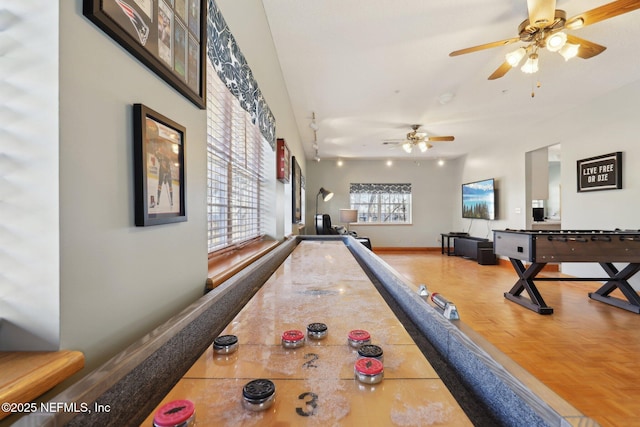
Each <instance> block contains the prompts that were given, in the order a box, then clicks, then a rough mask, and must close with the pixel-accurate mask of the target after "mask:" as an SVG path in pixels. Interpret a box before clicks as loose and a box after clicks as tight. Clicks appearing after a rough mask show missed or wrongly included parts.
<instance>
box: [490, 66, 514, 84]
mask: <svg viewBox="0 0 640 427" xmlns="http://www.w3.org/2000/svg"><path fill="white" fill-rule="evenodd" d="M511 68H513V67H511V64H509V62H508V61H504V62H503V63H502V65H500V66H499V67H498V68H497V69H496V70H495V71H494V72H493V74H491V75H490V76H489V79H488V80H495V79H499V78H500V77H502V76H504V75H505V74H507V73H508V72H509V70H510V69H511Z"/></svg>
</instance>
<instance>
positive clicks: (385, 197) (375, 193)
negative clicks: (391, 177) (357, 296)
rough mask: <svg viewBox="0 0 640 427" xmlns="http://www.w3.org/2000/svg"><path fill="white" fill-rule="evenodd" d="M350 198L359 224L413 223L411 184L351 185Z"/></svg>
mask: <svg viewBox="0 0 640 427" xmlns="http://www.w3.org/2000/svg"><path fill="white" fill-rule="evenodd" d="M349 198H350V202H351V209H357V210H358V222H366V223H383V224H410V223H411V184H350V186H349Z"/></svg>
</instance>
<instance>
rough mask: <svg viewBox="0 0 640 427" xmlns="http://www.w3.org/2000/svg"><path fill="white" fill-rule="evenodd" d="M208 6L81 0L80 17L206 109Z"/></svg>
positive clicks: (188, 1)
mask: <svg viewBox="0 0 640 427" xmlns="http://www.w3.org/2000/svg"><path fill="white" fill-rule="evenodd" d="M206 11H207V2H206V0H83V5H82V13H83V14H84V16H86V17H87V18H88V19H89V20H90V21H91V22H93V23H94V24H95V25H96V26H97V27H98V28H100V29H101V30H102V31H104V32H105V33H106V34H108V35H109V36H110V37H111V38H112V39H114V40H115V41H116V42H118V43H119V44H120V45H121V46H122V47H124V48H125V49H126V50H127V51H128V52H129V53H131V54H132V55H133V56H135V57H136V58H137V59H138V60H140V62H142V63H143V64H144V65H145V66H147V68H149V69H150V70H151V71H153V72H154V73H156V74H157V75H158V76H160V77H161V78H162V79H164V80H165V81H166V82H167V83H169V85H171V86H172V87H173V88H174V89H175V90H177V91H178V92H180V93H181V94H182V95H183V96H185V97H186V98H187V99H189V100H190V101H191V102H193V103H194V104H196V105H197V106H198V107H200V108H201V109H204V108H206V102H205V94H206V84H205V75H206V73H205V71H204V70H205V68H204V67H205V66H206V61H205V58H206V56H205V55H206V45H207V37H206V34H207V25H206V21H207V20H206Z"/></svg>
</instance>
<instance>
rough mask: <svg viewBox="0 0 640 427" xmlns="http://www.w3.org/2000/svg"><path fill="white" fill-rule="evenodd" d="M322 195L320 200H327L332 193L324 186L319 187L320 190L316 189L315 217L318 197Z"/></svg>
mask: <svg viewBox="0 0 640 427" xmlns="http://www.w3.org/2000/svg"><path fill="white" fill-rule="evenodd" d="M320 195H322V201H323V202H328V201H329V200H331V198H332V197H333V193H332V192H331V191H329V190H325V189H324V187H320V191H318V195H317V196H316V217H317V216H318V197H320Z"/></svg>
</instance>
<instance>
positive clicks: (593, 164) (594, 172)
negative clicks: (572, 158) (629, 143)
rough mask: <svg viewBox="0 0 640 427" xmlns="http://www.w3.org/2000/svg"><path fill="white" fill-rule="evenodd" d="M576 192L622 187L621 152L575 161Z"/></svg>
mask: <svg viewBox="0 0 640 427" xmlns="http://www.w3.org/2000/svg"><path fill="white" fill-rule="evenodd" d="M577 172H578V192H579V193H582V192H587V191H598V190H619V189H621V188H622V152H621V151H617V152H615V153H610V154H604V155H602V156H596V157H589V158H588V159H581V160H578V161H577Z"/></svg>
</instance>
